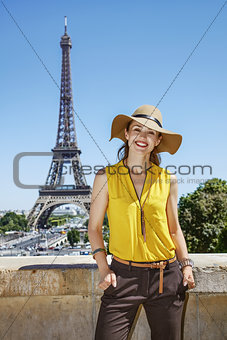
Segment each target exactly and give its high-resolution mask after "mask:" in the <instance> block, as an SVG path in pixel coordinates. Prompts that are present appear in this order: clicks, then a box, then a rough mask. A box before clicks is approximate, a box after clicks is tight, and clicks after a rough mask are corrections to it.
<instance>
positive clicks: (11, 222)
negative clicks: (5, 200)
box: [0, 212, 28, 233]
mask: <svg viewBox="0 0 227 340" xmlns="http://www.w3.org/2000/svg"><path fill="white" fill-rule="evenodd" d="M27 224H28V222H27V219H26V216H25V215H18V214H16V213H15V212H7V213H6V214H5V215H4V216H2V217H1V219H0V231H1V232H2V233H5V232H6V231H10V230H15V231H28V228H27Z"/></svg>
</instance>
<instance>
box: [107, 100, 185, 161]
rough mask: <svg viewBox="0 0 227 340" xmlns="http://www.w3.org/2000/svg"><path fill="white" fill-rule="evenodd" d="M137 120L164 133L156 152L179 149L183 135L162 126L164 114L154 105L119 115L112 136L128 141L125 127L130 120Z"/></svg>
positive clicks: (115, 119) (115, 120) (170, 151)
mask: <svg viewBox="0 0 227 340" xmlns="http://www.w3.org/2000/svg"><path fill="white" fill-rule="evenodd" d="M132 120H134V121H136V122H138V123H140V124H142V125H144V126H146V127H148V128H149V129H153V130H155V131H159V132H161V133H162V140H161V142H160V143H159V145H158V146H157V147H156V152H157V153H160V152H169V153H170V154H171V155H173V154H174V153H175V152H177V150H178V149H179V147H180V145H181V142H182V136H181V135H180V134H178V133H175V132H173V131H169V130H166V129H163V127H162V114H161V112H160V111H159V109H158V108H157V107H155V106H153V105H142V106H140V107H139V108H138V109H136V111H135V112H134V113H133V114H132V115H131V116H127V115H124V114H119V115H117V116H116V117H115V118H114V120H113V122H112V127H111V138H110V141H111V139H112V138H120V139H121V140H122V141H123V142H126V141H127V139H126V138H125V128H126V127H127V126H128V124H129V122H130V121H132Z"/></svg>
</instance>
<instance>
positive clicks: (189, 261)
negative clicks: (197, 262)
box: [178, 259, 194, 269]
mask: <svg viewBox="0 0 227 340" xmlns="http://www.w3.org/2000/svg"><path fill="white" fill-rule="evenodd" d="M178 263H179V266H180V269H182V268H184V267H186V266H191V267H192V268H193V267H194V262H193V261H192V259H183V260H181V261H178Z"/></svg>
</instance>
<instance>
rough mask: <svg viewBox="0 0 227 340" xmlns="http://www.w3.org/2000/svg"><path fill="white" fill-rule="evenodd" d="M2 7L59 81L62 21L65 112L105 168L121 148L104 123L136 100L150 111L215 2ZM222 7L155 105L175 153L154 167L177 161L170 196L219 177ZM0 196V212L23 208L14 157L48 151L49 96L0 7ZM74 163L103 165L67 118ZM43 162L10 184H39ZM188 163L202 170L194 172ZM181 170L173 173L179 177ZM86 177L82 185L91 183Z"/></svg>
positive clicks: (53, 92)
mask: <svg viewBox="0 0 227 340" xmlns="http://www.w3.org/2000/svg"><path fill="white" fill-rule="evenodd" d="M4 3H5V5H6V6H7V8H8V9H9V11H10V12H11V13H12V15H13V16H14V18H15V20H16V21H17V23H18V24H19V25H20V27H21V29H22V30H23V32H24V34H25V35H26V36H27V38H28V39H29V41H30V43H31V44H32V46H33V47H34V48H35V50H36V51H37V53H38V55H39V56H40V58H41V59H42V60H43V62H44V64H45V65H46V67H47V69H48V70H49V72H50V73H51V75H52V76H53V78H54V79H55V80H56V82H57V83H59V84H60V72H61V48H60V45H59V42H60V38H61V35H63V33H64V16H65V15H67V16H68V33H69V35H70V36H71V39H72V44H73V47H72V50H71V64H72V65H71V66H72V82H73V94H74V106H75V110H76V111H77V112H78V114H79V116H80V118H81V120H82V121H83V123H84V124H85V125H86V127H87V129H88V130H89V131H90V133H91V134H92V136H93V137H94V139H95V141H96V142H97V143H98V145H99V146H100V148H101V149H102V151H103V153H104V154H105V155H106V157H107V158H108V160H109V162H110V163H115V162H116V153H117V149H118V147H119V146H120V145H121V142H120V141H118V140H116V139H115V140H113V141H111V142H109V141H108V140H109V137H110V127H111V122H112V119H113V117H114V116H115V115H116V114H118V113H126V114H131V113H132V112H133V111H134V110H135V109H136V108H137V107H138V106H140V105H142V104H153V105H156V104H157V103H158V101H159V100H160V98H161V97H162V95H163V93H164V92H165V91H166V89H167V88H168V86H169V85H170V83H171V81H172V80H173V78H174V77H175V75H176V74H177V72H178V71H179V69H180V68H181V66H182V65H183V63H184V62H185V60H186V59H187V57H188V56H189V54H190V53H191V51H192V50H193V48H194V47H195V45H196V43H197V42H198V41H199V39H200V38H201V36H202V35H203V33H204V32H205V30H206V28H207V27H208V26H209V24H210V23H211V21H212V20H213V18H214V17H215V15H216V14H217V12H218V10H219V9H220V7H221V6H222V4H223V3H224V1H219V0H216V1H213V0H212V1H211V0H196V1H195V0H193V1H180V0H179V1H167V0H166V1H154V0H142V1H139V0H124V1H122V0H109V1H104V0H103V1H101V0H86V1H85V0H71V1H70V0H68V1H59V0H58V1H44V0H40V1H25V0H21V1H16V0H5V1H4ZM226 22H227V5H226V7H225V8H224V9H223V11H222V12H221V14H220V15H219V17H218V18H217V20H216V21H215V22H214V24H213V26H212V27H211V29H210V30H209V32H208V33H207V35H206V36H205V38H204V39H203V41H202V42H201V44H200V45H199V46H198V48H197V49H196V51H195V53H194V54H193V56H192V57H191V59H190V60H189V62H188V63H187V65H186V66H185V68H184V69H183V71H182V72H181V73H180V75H179V77H178V78H177V80H176V81H175V83H174V84H173V86H172V87H171V89H170V90H169V91H168V93H167V94H166V96H165V97H164V99H163V100H162V102H161V103H160V105H159V108H160V110H161V112H162V114H163V122H164V127H165V128H167V129H169V130H172V131H176V132H178V133H181V134H182V135H183V142H182V145H181V147H180V149H179V151H178V152H177V153H176V154H175V155H170V154H168V153H162V154H161V157H162V163H161V166H162V167H165V166H167V165H170V164H171V165H175V166H176V167H179V166H181V165H187V166H189V167H190V169H191V174H189V175H181V174H180V173H179V171H178V172H177V173H176V175H177V177H178V179H179V180H181V183H179V197H180V196H181V195H182V194H187V193H188V192H192V191H194V190H195V189H196V187H197V186H198V183H194V184H188V183H187V180H188V179H191V180H193V181H196V180H197V181H204V180H205V179H208V178H212V177H218V178H221V179H226V167H227V162H226V134H227V132H226V126H227V118H226V113H227V112H226V108H227V95H226V93H227V88H226V79H227V68H226V62H227V40H226V34H227V27H226ZM0 28H1V32H2V34H1V55H0V56H1V63H0V67H1V72H0V74H1V82H0V87H1V125H0V129H1V130H0V139H1V144H0V145H1V177H0V181H1V182H0V185H1V199H0V209H16V208H19V209H31V208H32V206H33V204H34V203H35V200H36V199H37V197H38V190H37V189H35V190H25V189H20V188H18V187H17V186H16V185H15V184H14V182H13V174H12V172H13V159H14V157H15V156H16V154H18V153H20V152H26V151H27V152H28V151H30V152H34V151H50V150H51V148H53V147H54V146H55V143H56V134H57V124H58V112H59V90H58V88H57V86H56V85H55V84H54V82H53V80H52V79H51V78H50V76H49V74H48V73H47V71H46V70H45V69H44V67H43V66H42V64H41V63H40V61H39V59H38V58H37V56H36V55H35V54H34V52H33V50H32V49H31V47H30V46H29V44H28V43H27V42H26V40H25V39H24V37H23V35H22V34H21V32H20V31H19V30H18V28H17V27H16V25H15V23H14V22H13V21H12V19H11V18H10V16H9V14H8V13H7V12H6V10H5V9H4V7H3V5H2V3H1V11H0ZM76 131H77V137H78V144H79V147H80V148H81V150H82V155H81V159H82V162H83V164H90V165H92V166H93V165H95V164H100V165H103V166H104V165H106V163H107V162H106V160H105V158H104V157H103V155H102V154H101V153H100V151H99V150H98V148H97V146H96V145H95V143H94V142H93V141H92V139H91V138H90V136H89V134H88V133H87V131H86V130H85V129H84V127H83V126H82V124H81V123H80V121H79V120H78V118H76ZM50 164H51V158H48V157H47V158H45V157H43V158H34V157H33V158H30V159H24V160H22V161H21V164H20V179H21V181H22V182H24V183H26V184H33V183H35V184H43V183H44V182H45V179H46V176H47V173H48V170H49V166H50ZM194 165H210V166H211V167H212V174H211V175H210V173H209V171H208V170H207V169H206V170H205V173H204V174H203V175H202V174H201V173H200V171H199V170H198V169H197V170H196V173H195V174H192V167H193V166H194ZM185 170H186V169H185V168H184V169H182V171H185ZM93 178H94V176H93V175H92V176H88V177H87V181H88V183H89V184H90V185H92V183H93Z"/></svg>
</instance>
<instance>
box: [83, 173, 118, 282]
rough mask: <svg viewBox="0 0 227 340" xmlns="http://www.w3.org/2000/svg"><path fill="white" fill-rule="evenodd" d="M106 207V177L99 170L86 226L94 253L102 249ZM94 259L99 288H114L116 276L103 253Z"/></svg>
mask: <svg viewBox="0 0 227 340" xmlns="http://www.w3.org/2000/svg"><path fill="white" fill-rule="evenodd" d="M107 205H108V186H107V176H106V172H105V169H101V170H100V171H99V172H98V173H97V175H96V176H95V180H94V184H93V190H92V197H91V207H90V217H89V224H88V237H89V241H90V243H91V248H92V251H94V250H95V249H97V248H104V242H103V236H102V225H103V219H104V216H105V212H106V208H107ZM95 259H96V262H97V265H98V268H99V272H100V276H101V279H100V282H99V287H100V288H102V289H106V288H108V287H109V285H110V284H113V286H116V276H115V274H114V273H113V272H112V271H111V270H110V269H109V267H108V263H107V260H106V255H105V253H104V252H99V253H97V254H96V255H95Z"/></svg>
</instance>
